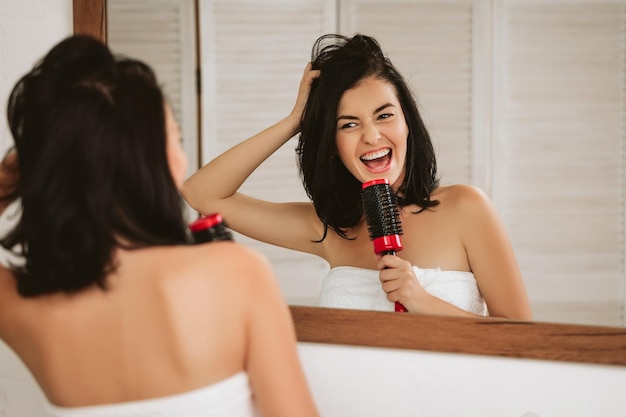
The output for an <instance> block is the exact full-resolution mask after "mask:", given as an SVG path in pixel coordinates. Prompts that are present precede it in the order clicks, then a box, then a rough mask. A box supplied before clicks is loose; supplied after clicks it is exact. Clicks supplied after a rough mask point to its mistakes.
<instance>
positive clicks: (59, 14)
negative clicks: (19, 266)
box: [0, 0, 72, 417]
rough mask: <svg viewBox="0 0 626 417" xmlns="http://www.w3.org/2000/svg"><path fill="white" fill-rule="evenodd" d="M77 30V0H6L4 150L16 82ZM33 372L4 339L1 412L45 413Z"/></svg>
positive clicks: (0, 5) (0, 71)
mask: <svg viewBox="0 0 626 417" xmlns="http://www.w3.org/2000/svg"><path fill="white" fill-rule="evenodd" d="M71 33H72V0H0V155H4V153H5V152H6V150H7V149H8V148H9V147H10V146H12V144H13V139H12V138H11V135H10V133H9V130H8V123H7V120H6V105H7V99H8V96H9V93H10V91H11V89H12V88H13V85H14V84H15V82H16V81H17V80H18V79H19V77H21V76H22V75H23V74H24V73H26V72H27V71H28V70H29V69H30V68H32V66H33V65H34V64H35V62H36V61H38V60H39V59H40V58H41V57H42V56H43V55H44V54H45V53H46V52H47V51H48V50H49V49H50V48H51V47H52V46H53V45H54V44H56V43H57V42H59V41H60V40H61V39H63V38H64V37H66V36H67V35H69V34H71ZM42 405H43V396H42V394H41V391H40V390H39V389H38V387H37V385H36V384H35V383H34V382H33V379H32V377H31V375H30V374H29V373H28V371H27V370H26V368H25V367H24V366H23V365H22V364H21V362H20V361H19V360H18V359H17V358H16V356H15V355H14V354H13V352H12V351H10V350H9V349H8V347H7V346H6V345H4V344H3V343H2V342H0V417H31V416H32V417H35V416H41V415H42V409H41V407H42Z"/></svg>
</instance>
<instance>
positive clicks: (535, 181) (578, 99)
mask: <svg viewBox="0 0 626 417" xmlns="http://www.w3.org/2000/svg"><path fill="white" fill-rule="evenodd" d="M497 5H498V6H499V7H498V8H497V10H496V31H495V33H494V41H496V46H495V54H496V59H495V62H498V63H499V66H498V67H497V68H496V69H495V73H496V74H497V77H496V80H497V82H498V83H501V85H502V89H499V90H498V91H497V94H496V96H495V107H494V130H495V132H496V138H497V139H496V142H495V147H494V164H495V166H494V178H493V180H494V194H493V198H494V200H495V201H496V202H497V204H498V206H499V208H500V211H501V213H502V215H503V218H504V220H505V222H506V224H507V226H508V228H509V231H510V234H511V238H512V240H513V243H514V246H515V248H516V252H517V256H518V259H519V261H520V266H521V268H522V271H523V274H524V278H525V282H526V285H527V288H528V291H529V296H530V299H531V301H532V304H533V308H534V310H535V316H536V318H537V319H539V320H545V321H565V322H576V323H592V324H606V325H623V324H624V321H623V311H624V310H623V302H624V285H625V278H624V237H625V236H624V191H625V190H624V104H625V98H624V75H625V72H624V62H625V58H626V53H625V50H624V46H625V44H624V39H625V37H626V24H625V19H624V16H625V15H626V7H625V5H626V2H624V1H593V0H586V1H576V0H569V1H563V0H561V1H555V0H552V1H548V0H542V1H533V0H515V1H513V0H507V1H501V2H498V3H497Z"/></svg>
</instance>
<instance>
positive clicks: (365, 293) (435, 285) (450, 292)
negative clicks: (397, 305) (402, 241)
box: [318, 266, 487, 316]
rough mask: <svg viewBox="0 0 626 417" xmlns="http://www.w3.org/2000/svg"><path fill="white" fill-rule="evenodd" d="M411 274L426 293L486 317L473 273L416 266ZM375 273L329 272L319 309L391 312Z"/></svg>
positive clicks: (340, 269) (360, 270)
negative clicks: (413, 274) (413, 273)
mask: <svg viewBox="0 0 626 417" xmlns="http://www.w3.org/2000/svg"><path fill="white" fill-rule="evenodd" d="M413 271H414V272H415V276H416V277H417V280H418V281H419V283H420V284H421V285H422V287H423V288H424V290H426V291H427V292H428V293H430V294H432V295H434V296H435V297H438V298H440V299H442V300H444V301H447V302H448V303H450V304H452V305H455V306H457V307H459V308H460V309H462V310H465V311H468V312H470V313H474V314H479V315H482V316H486V315H487V306H486V304H485V300H484V299H483V297H482V295H481V294H480V291H479V289H478V285H477V284H476V279H475V278H474V274H473V273H471V272H465V271H442V270H441V269H439V268H430V269H422V268H418V267H417V266H413ZM379 273H380V271H377V270H374V269H365V268H357V267H352V266H339V267H335V268H331V270H330V271H329V272H328V275H327V276H326V278H325V279H324V281H323V282H322V289H321V292H320V297H319V302H318V304H319V306H320V307H333V308H348V309H356V310H376V311H393V310H394V304H393V303H391V302H389V301H388V300H387V295H386V294H385V292H384V291H383V289H382V288H381V283H380V279H379Z"/></svg>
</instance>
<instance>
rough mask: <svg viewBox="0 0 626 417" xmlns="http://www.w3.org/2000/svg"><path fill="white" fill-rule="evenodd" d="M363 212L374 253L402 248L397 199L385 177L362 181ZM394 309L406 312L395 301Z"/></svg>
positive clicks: (378, 253)
mask: <svg viewBox="0 0 626 417" xmlns="http://www.w3.org/2000/svg"><path fill="white" fill-rule="evenodd" d="M361 201H362V203H363V213H364V214H365V222H366V223H367V230H368V232H369V236H370V240H371V241H372V242H373V243H374V253H376V255H395V254H396V252H399V251H401V250H402V240H401V239H400V235H401V234H402V223H401V222H400V213H399V212H398V201H397V199H396V196H395V194H394V193H393V192H392V190H391V186H390V185H389V180H388V179H386V178H382V179H377V180H372V181H367V182H364V183H363V185H362V188H361ZM395 311H401V312H406V311H407V310H406V308H405V307H404V306H403V305H402V304H400V303H398V302H396V304H395Z"/></svg>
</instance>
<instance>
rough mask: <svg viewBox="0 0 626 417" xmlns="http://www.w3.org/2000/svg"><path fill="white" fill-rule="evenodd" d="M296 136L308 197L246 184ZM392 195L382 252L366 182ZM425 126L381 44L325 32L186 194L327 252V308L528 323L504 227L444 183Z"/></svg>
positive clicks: (478, 194)
mask: <svg viewBox="0 0 626 417" xmlns="http://www.w3.org/2000/svg"><path fill="white" fill-rule="evenodd" d="M294 135H298V144H297V147H296V155H297V158H298V165H299V169H300V175H301V178H302V183H303V186H304V188H305V190H306V192H307V195H308V196H309V198H310V201H307V202H270V201H262V200H259V199H256V198H252V197H250V196H246V195H244V194H241V193H239V192H238V190H239V188H240V186H241V185H242V183H243V182H244V181H245V180H246V179H247V178H248V177H249V176H250V175H251V174H252V173H253V172H254V171H255V170H256V169H257V168H258V167H259V166H260V165H261V164H262V163H263V161H265V160H266V159H267V158H268V157H269V156H270V155H272V154H273V153H274V152H276V151H277V150H278V149H279V148H280V147H281V146H283V145H284V144H285V143H286V142H287V141H288V140H289V139H290V138H292V137H293V136H294ZM380 178H386V179H388V180H389V181H390V183H391V186H392V188H393V190H394V192H395V194H396V195H397V197H398V202H399V213H400V220H401V222H402V228H403V232H404V234H403V236H402V242H403V249H402V251H401V252H399V253H398V254H397V255H398V256H393V255H384V256H377V255H375V254H374V251H373V247H372V242H371V241H370V239H369V236H368V230H367V225H366V222H365V219H364V216H363V210H362V203H361V185H362V183H364V182H367V181H370V180H373V179H380ZM439 180H440V179H439V177H438V173H437V163H436V158H435V152H434V149H433V144H432V142H431V138H430V135H429V132H428V131H427V129H426V126H425V124H424V122H423V120H422V117H421V115H420V112H419V110H418V106H417V102H416V100H415V98H414V97H413V94H412V91H411V89H410V88H409V86H408V84H407V82H406V81H405V79H404V78H403V77H402V75H401V74H400V73H399V72H398V70H397V69H396V67H395V66H394V65H393V64H392V63H391V61H390V59H389V58H388V57H387V56H386V55H385V54H384V53H383V51H382V50H381V47H380V45H379V43H378V42H377V41H376V40H375V39H374V38H372V37H369V36H365V35H362V34H356V35H354V36H353V37H346V36H342V35H336V34H328V35H324V36H322V37H320V38H319V39H318V40H317V41H316V42H315V44H314V45H313V51H312V60H311V62H310V63H308V64H307V65H306V68H305V71H304V75H303V77H302V80H301V82H300V87H299V91H298V96H297V99H296V103H295V105H294V107H293V110H292V111H291V112H290V114H289V115H287V116H286V117H285V118H284V119H282V120H280V121H278V122H277V123H276V124H274V125H272V126H270V127H268V128H267V129H265V130H263V131H262V132H260V133H258V134H256V135H254V136H253V137H251V138H249V139H247V140H245V141H243V142H241V143H239V144H238V145H236V146H234V147H232V148H231V149H229V150H227V151H226V152H224V153H223V154H221V155H219V156H218V157H217V158H215V159H214V160H212V161H210V162H209V163H208V164H206V165H205V166H204V167H202V168H201V169H200V170H198V171H197V172H196V173H195V174H194V175H192V176H191V177H190V178H189V179H188V180H187V181H186V182H185V184H184V185H183V194H184V196H185V198H186V199H187V201H188V202H189V203H190V205H191V206H192V207H193V208H195V209H196V210H198V211H199V212H201V213H211V212H220V213H222V215H223V216H224V218H225V220H226V221H227V222H228V224H229V226H230V227H231V228H232V229H233V230H236V231H238V232H240V233H242V234H244V235H246V236H249V237H251V238H253V239H257V240H260V241H263V242H267V243H270V244H273V245H278V246H281V247H284V248H288V249H293V250H297V251H302V252H307V253H310V254H314V255H317V256H319V257H321V258H323V259H325V260H326V261H327V262H328V264H329V266H330V271H329V274H328V276H326V278H325V279H324V281H323V283H322V289H321V293H320V297H319V305H320V306H324V307H337V308H352V309H370V310H383V311H393V309H394V302H400V303H401V304H403V305H404V306H405V307H406V308H407V310H408V312H409V313H422V314H436V315H453V316H470V317H471V316H486V315H489V316H495V317H504V318H511V319H518V320H531V319H532V315H531V310H530V306H529V302H528V297H527V294H526V290H525V287H524V283H523V279H522V276H521V273H520V269H519V266H518V263H517V260H516V257H515V254H514V251H513V248H512V245H511V242H510V240H509V237H508V234H507V232H506V230H505V227H504V225H503V223H502V221H501V219H500V217H499V215H498V213H497V211H496V210H495V208H494V205H493V204H492V202H491V201H490V199H489V198H488V196H487V195H486V194H485V193H484V192H483V191H481V190H480V189H478V188H477V187H475V186H471V185H465V184H451V185H442V184H440V181H439Z"/></svg>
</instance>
